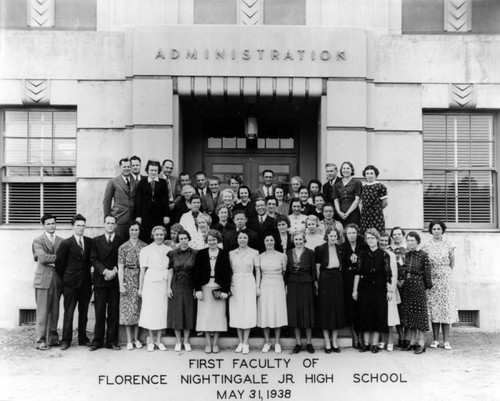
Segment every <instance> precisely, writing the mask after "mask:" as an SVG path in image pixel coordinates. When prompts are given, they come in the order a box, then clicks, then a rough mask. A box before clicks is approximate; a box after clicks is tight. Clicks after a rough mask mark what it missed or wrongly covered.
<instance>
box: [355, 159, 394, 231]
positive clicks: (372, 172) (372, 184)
mask: <svg viewBox="0 0 500 401" xmlns="http://www.w3.org/2000/svg"><path fill="white" fill-rule="evenodd" d="M378 175H379V171H378V169H377V167H375V166H372V165H369V166H366V167H365V169H364V170H363V176H364V177H365V178H366V185H365V186H364V187H363V192H362V193H361V204H362V207H363V208H362V210H361V235H364V234H365V231H366V230H368V229H369V228H375V229H376V230H377V231H378V232H382V231H385V220H384V208H385V207H387V203H388V202H387V188H386V187H385V185H383V184H381V183H380V182H378V181H377V177H378Z"/></svg>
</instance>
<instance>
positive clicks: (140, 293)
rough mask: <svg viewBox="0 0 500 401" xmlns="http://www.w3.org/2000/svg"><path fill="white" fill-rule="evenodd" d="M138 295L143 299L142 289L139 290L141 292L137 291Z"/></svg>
mask: <svg viewBox="0 0 500 401" xmlns="http://www.w3.org/2000/svg"><path fill="white" fill-rule="evenodd" d="M137 295H139V296H140V297H141V298H142V288H139V291H137Z"/></svg>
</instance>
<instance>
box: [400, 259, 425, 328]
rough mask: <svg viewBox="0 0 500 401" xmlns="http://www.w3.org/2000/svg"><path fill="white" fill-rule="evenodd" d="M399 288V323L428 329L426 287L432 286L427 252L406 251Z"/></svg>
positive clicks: (404, 325)
mask: <svg viewBox="0 0 500 401" xmlns="http://www.w3.org/2000/svg"><path fill="white" fill-rule="evenodd" d="M403 280H404V283H403V287H402V288H401V325H402V326H403V327H406V328H409V329H418V330H421V331H428V330H429V315H428V313H427V294H426V291H425V290H426V288H427V289H429V288H431V287H432V280H431V271H430V264H429V258H428V256H427V253H425V252H424V251H422V250H410V251H408V252H407V253H406V258H405V265H404V267H403Z"/></svg>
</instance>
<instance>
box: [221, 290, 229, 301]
mask: <svg viewBox="0 0 500 401" xmlns="http://www.w3.org/2000/svg"><path fill="white" fill-rule="evenodd" d="M228 296H229V295H228V294H227V293H225V292H221V293H220V299H227V298H228Z"/></svg>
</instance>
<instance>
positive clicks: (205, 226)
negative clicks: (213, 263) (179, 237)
mask: <svg viewBox="0 0 500 401" xmlns="http://www.w3.org/2000/svg"><path fill="white" fill-rule="evenodd" d="M196 224H197V225H198V230H196V232H195V233H194V235H193V237H192V239H191V241H190V242H189V246H190V247H191V248H193V249H194V250H200V249H205V248H208V244H207V237H208V230H210V225H211V224H212V218H211V217H210V216H209V215H208V214H206V213H200V214H199V215H198V217H197V218H196Z"/></svg>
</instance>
